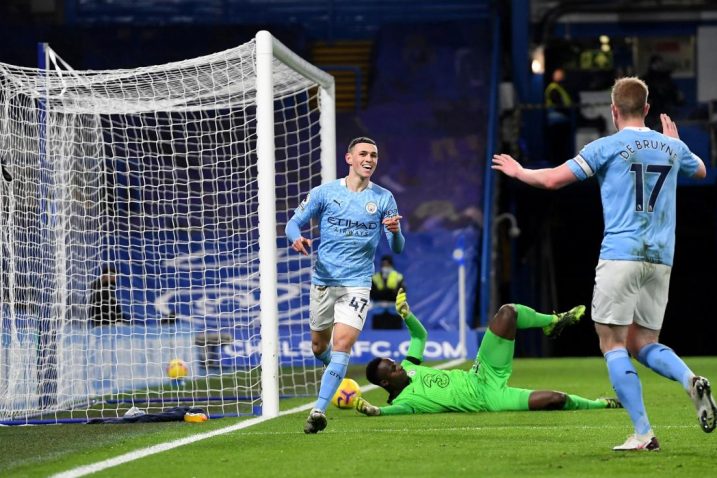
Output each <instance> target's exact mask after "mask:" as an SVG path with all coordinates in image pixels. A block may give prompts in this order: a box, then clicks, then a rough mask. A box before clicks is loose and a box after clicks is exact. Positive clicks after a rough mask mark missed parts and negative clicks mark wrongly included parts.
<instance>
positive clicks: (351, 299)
mask: <svg viewBox="0 0 717 478" xmlns="http://www.w3.org/2000/svg"><path fill="white" fill-rule="evenodd" d="M370 292H371V288H370V287H332V286H322V285H315V284H311V300H310V303H309V325H310V327H311V330H315V331H317V332H318V331H321V330H326V329H328V328H329V327H331V326H332V325H334V323H342V324H346V325H350V326H351V327H353V328H355V329H358V330H363V324H364V322H366V315H367V314H368V310H369V306H370V305H371V301H370V299H369V294H370Z"/></svg>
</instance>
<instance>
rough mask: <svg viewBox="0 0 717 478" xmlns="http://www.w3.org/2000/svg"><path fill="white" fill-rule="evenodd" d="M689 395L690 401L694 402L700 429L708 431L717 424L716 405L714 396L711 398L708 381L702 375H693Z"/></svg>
mask: <svg viewBox="0 0 717 478" xmlns="http://www.w3.org/2000/svg"><path fill="white" fill-rule="evenodd" d="M690 397H691V398H692V403H694V404H695V410H697V419H698V420H699V422H700V427H702V431H704V432H705V433H710V432H711V431H713V430H714V429H715V425H717V405H715V401H714V398H712V388H711V387H710V381H709V380H707V379H706V378H704V377H700V376H696V377H694V378H693V379H692V388H691V389H690Z"/></svg>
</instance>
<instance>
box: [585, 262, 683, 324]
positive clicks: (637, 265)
mask: <svg viewBox="0 0 717 478" xmlns="http://www.w3.org/2000/svg"><path fill="white" fill-rule="evenodd" d="M671 272H672V268H671V267H670V266H666V265H664V264H652V263H650V262H637V261H609V260H602V259H600V260H599V261H598V265H597V268H596V269H595V288H594V289H593V303H592V319H593V321H594V322H597V323H599V324H615V325H630V324H632V323H633V322H634V323H636V324H638V325H641V326H643V327H646V328H648V329H651V330H660V329H662V321H663V319H664V318H665V308H666V307H667V295H668V291H669V289H670V273H671Z"/></svg>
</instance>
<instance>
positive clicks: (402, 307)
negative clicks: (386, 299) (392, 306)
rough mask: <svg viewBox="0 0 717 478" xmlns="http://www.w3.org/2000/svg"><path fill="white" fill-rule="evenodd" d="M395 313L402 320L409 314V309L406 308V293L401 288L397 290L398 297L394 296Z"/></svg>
mask: <svg viewBox="0 0 717 478" xmlns="http://www.w3.org/2000/svg"><path fill="white" fill-rule="evenodd" d="M396 312H398V315H400V316H401V318H403V319H404V320H405V319H406V317H408V314H410V313H411V308H410V307H408V301H407V300H406V291H405V290H403V288H400V289H398V295H397V296H396Z"/></svg>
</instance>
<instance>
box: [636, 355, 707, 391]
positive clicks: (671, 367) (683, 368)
mask: <svg viewBox="0 0 717 478" xmlns="http://www.w3.org/2000/svg"><path fill="white" fill-rule="evenodd" d="M637 360H638V361H639V362H640V363H641V364H642V365H644V366H645V367H647V368H649V369H651V370H653V371H655V372H656V373H659V374H660V375H662V376H663V377H666V378H669V379H670V380H674V381H675V382H680V383H681V384H682V387H684V389H685V390H686V391H687V392H688V393H689V391H690V389H691V388H692V377H693V376H694V375H695V374H694V373H692V370H690V368H689V367H688V366H687V364H685V362H683V361H682V359H681V358H680V357H678V356H677V354H676V353H675V352H674V351H673V350H672V349H671V348H670V347H667V346H666V345H662V344H658V343H654V344H649V345H645V346H644V347H643V348H642V349H640V352H639V353H638V354H637Z"/></svg>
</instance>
